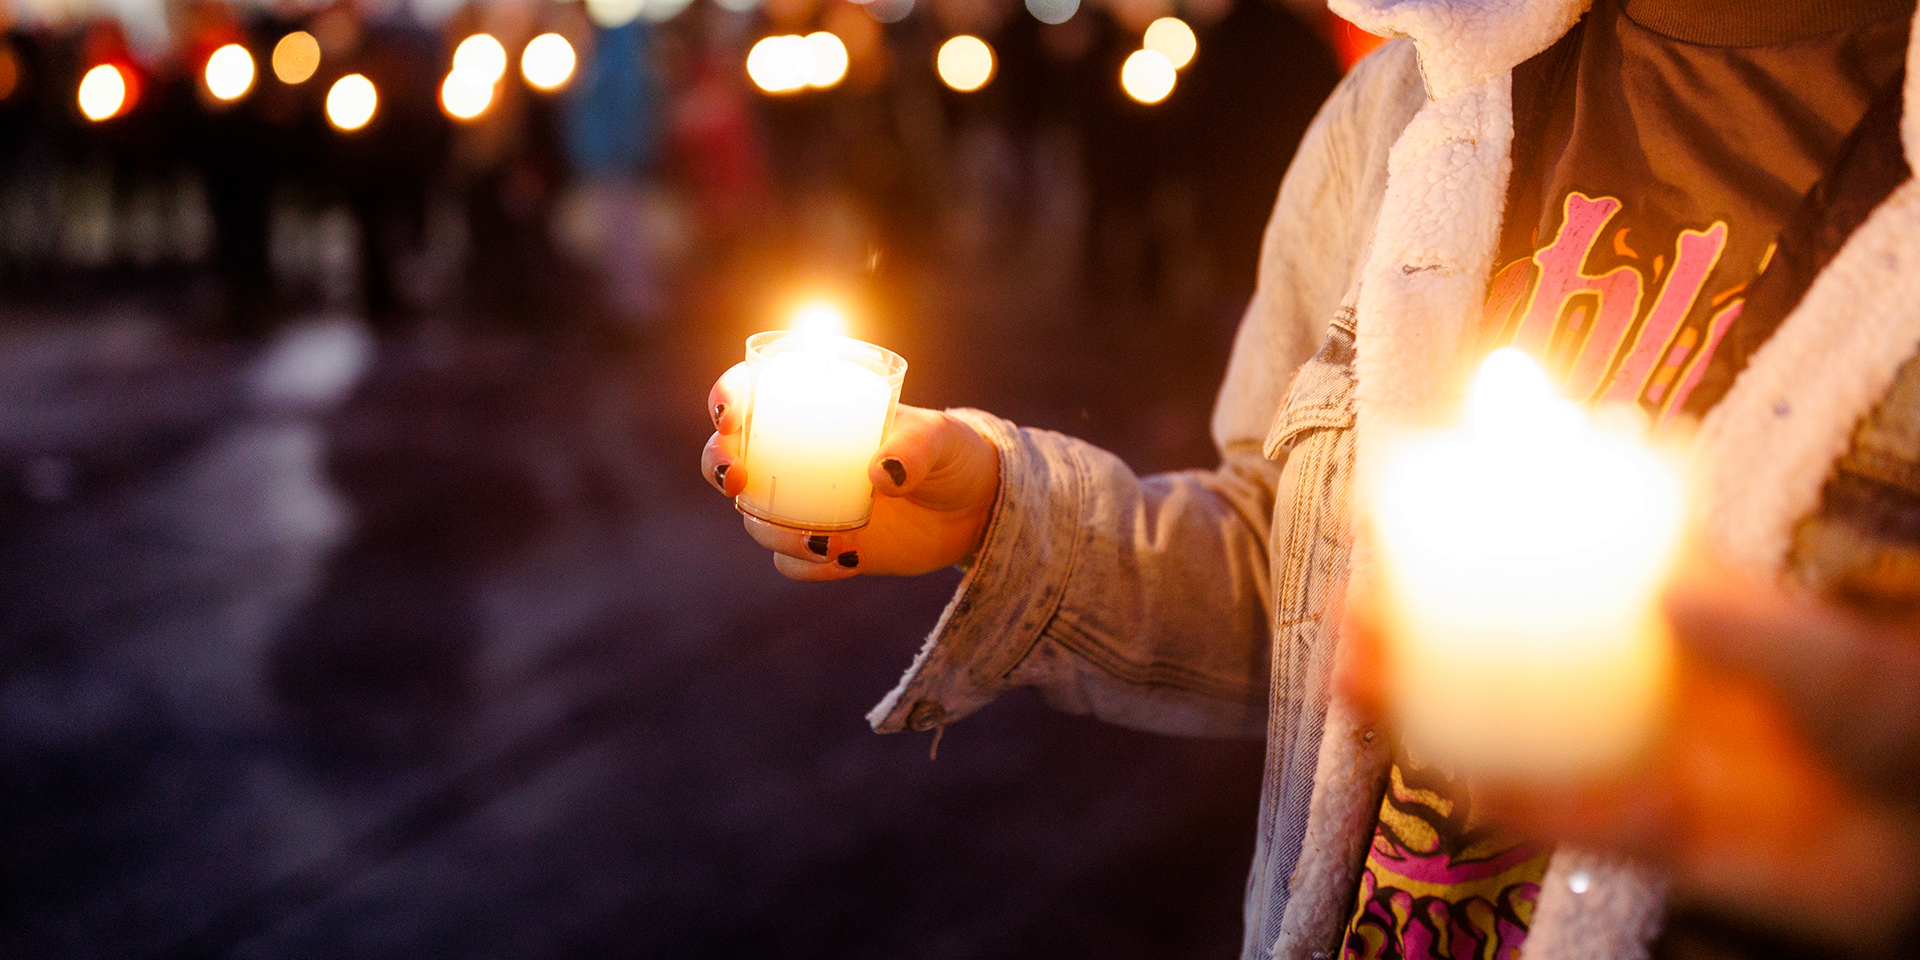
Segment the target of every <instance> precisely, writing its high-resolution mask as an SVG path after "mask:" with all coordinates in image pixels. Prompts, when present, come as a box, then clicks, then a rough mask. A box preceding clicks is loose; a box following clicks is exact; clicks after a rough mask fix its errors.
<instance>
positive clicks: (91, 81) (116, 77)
mask: <svg viewBox="0 0 1920 960" xmlns="http://www.w3.org/2000/svg"><path fill="white" fill-rule="evenodd" d="M79 100H80V112H81V113H82V114H85V115H86V118H87V119H88V120H93V121H96V122H97V121H100V120H106V119H109V118H111V117H113V116H115V115H116V114H118V113H119V112H120V109H121V108H122V107H125V106H126V105H127V78H126V77H125V76H123V75H122V74H121V73H120V69H119V68H118V67H115V66H114V65H112V64H110V63H103V64H100V65H99V66H96V67H94V68H93V69H91V70H88V71H87V74H86V76H84V77H81V78H80V94H79Z"/></svg>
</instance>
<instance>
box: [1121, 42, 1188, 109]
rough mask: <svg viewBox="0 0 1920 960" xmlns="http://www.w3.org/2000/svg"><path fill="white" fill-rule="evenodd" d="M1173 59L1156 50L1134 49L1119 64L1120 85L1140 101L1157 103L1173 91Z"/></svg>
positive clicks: (1129, 94) (1130, 95)
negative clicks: (1124, 61) (1124, 60)
mask: <svg viewBox="0 0 1920 960" xmlns="http://www.w3.org/2000/svg"><path fill="white" fill-rule="evenodd" d="M1174 79H1175V71H1174V69H1173V61H1171V60H1168V59H1167V55H1166V54H1164V53H1161V52H1160V51H1158V50H1135V51H1134V52H1133V53H1132V54H1131V55H1129V56H1128V57H1127V62H1126V63H1124V64H1121V66H1120V87H1121V89H1123V90H1125V91H1126V92H1127V96H1129V97H1132V98H1133V99H1135V100H1138V101H1139V102H1141V103H1159V102H1160V101H1162V100H1165V99H1166V98H1167V94H1170V93H1172V92H1173V82H1174Z"/></svg>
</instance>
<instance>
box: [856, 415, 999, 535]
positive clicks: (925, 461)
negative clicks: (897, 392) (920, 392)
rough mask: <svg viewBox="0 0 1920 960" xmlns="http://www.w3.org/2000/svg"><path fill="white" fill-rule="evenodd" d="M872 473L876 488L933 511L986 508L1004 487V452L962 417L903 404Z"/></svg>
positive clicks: (871, 476)
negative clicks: (1001, 457)
mask: <svg viewBox="0 0 1920 960" xmlns="http://www.w3.org/2000/svg"><path fill="white" fill-rule="evenodd" d="M867 477H868V479H869V480H871V481H872V482H873V489H874V492H875V493H878V494H880V495H882V496H888V497H906V496H911V497H912V498H913V500H914V501H915V502H916V503H919V504H921V505H922V506H925V507H927V508H929V509H932V510H940V511H954V510H969V509H986V508H990V507H991V506H992V504H993V500H994V496H995V494H996V493H997V492H998V490H999V487H1000V455H999V453H997V452H996V451H995V450H994V448H993V445H992V444H991V443H988V442H987V440H986V438H984V437H982V436H980V435H979V434H978V433H975V432H974V430H973V428H972V427H969V426H967V425H966V424H965V423H963V422H962V421H960V420H959V419H957V418H954V417H951V416H948V415H947V414H945V413H941V412H940V411H937V410H926V409H922V408H920V407H909V406H901V407H900V408H899V410H898V411H897V412H896V413H895V414H894V418H893V432H892V433H890V434H888V435H887V439H886V441H885V442H884V443H882V444H881V445H880V451H879V453H877V454H875V455H874V458H873V462H872V463H871V464H869V465H868V467H867Z"/></svg>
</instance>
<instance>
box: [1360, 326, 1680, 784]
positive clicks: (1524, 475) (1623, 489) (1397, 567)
mask: <svg viewBox="0 0 1920 960" xmlns="http://www.w3.org/2000/svg"><path fill="white" fill-rule="evenodd" d="M1474 391H1475V392H1474V396H1473V398H1472V402H1471V404H1470V412H1469V423H1468V425H1467V426H1466V428H1465V429H1462V430H1459V431H1455V432H1451V433H1444V434H1437V435H1432V436H1427V437H1424V438H1420V439H1416V440H1413V441H1410V442H1408V443H1407V444H1405V445H1404V446H1402V447H1401V448H1399V449H1398V450H1396V451H1395V452H1394V454H1393V455H1392V456H1390V457H1389V458H1388V459H1387V462H1386V464H1385V468H1384V470H1383V473H1382V476H1381V477H1380V478H1379V479H1380V486H1379V488H1378V490H1377V500H1376V507H1377V509H1376V512H1375V521H1376V532H1377V534H1378V536H1379V540H1378V543H1379V544H1380V547H1381V550H1380V558H1381V561H1382V571H1381V572H1382V573H1383V575H1384V578H1385V586H1386V588H1387V589H1386V594H1387V598H1388V618H1389V622H1388V627H1389V629H1388V636H1389V637H1390V638H1391V644H1392V661H1391V662H1392V664H1393V671H1392V675H1391V676H1390V677H1389V678H1388V684H1389V689H1390V692H1391V703H1392V709H1393V712H1394V714H1395V721H1396V723H1397V724H1398V726H1399V729H1401V730H1402V732H1403V735H1404V736H1405V737H1406V738H1407V741H1408V744H1409V746H1411V747H1413V748H1414V749H1415V750H1416V751H1418V752H1420V753H1421V754H1422V755H1423V756H1425V757H1428V758H1430V759H1432V760H1435V761H1438V762H1442V763H1448V764H1452V765H1456V766H1459V767H1462V768H1465V769H1472V770H1476V771H1481V772H1487V773H1495V774H1500V775H1508V776H1537V777H1556V776H1565V775H1577V774H1580V773H1585V772H1592V771H1595V770H1599V769H1604V768H1606V767H1608V766H1611V765H1616V764H1619V763H1622V762H1624V761H1626V760H1628V759H1629V758H1631V756H1632V755H1633V754H1634V753H1635V752H1636V751H1637V750H1639V749H1640V748H1641V747H1642V746H1644V744H1645V743H1646V741H1647V738H1648V737H1649V735H1650V734H1651V733H1652V732H1653V728H1654V725H1655V724H1656V723H1657V722H1658V720H1659V717H1660V713H1661V710H1662V707H1663V705H1664V696H1665V693H1666V689H1667V684H1668V674H1669V658H1670V654H1669V647H1668V641H1667V637H1666V635H1665V633H1664V628H1663V626H1662V621H1661V618H1660V617H1659V613H1658V598H1659V591H1660V588H1661V585H1662V584H1663V583H1664V581H1665V579H1666V576H1667V573H1668V570H1669V567H1670V565H1671V561H1672V556H1673V553H1674V550H1675V546H1676V543H1677V540H1678V537H1679V531H1680V527H1681V521H1682V509H1683V498H1682V494H1681V484H1680V481H1679V477H1678V475H1677V472H1676V471H1675V470H1674V469H1673V467H1672V466H1671V465H1670V464H1669V463H1668V462H1667V461H1666V460H1665V459H1664V458H1663V457H1662V456H1660V455H1659V454H1657V453H1655V452H1654V451H1653V450H1651V449H1649V448H1648V447H1646V446H1644V445H1642V444H1640V443H1638V442H1636V441H1635V440H1634V439H1632V438H1631V437H1629V436H1626V435H1622V434H1615V433H1608V432H1605V431H1602V430H1597V429H1595V428H1594V427H1593V426H1592V425H1591V424H1589V422H1588V421H1587V418H1586V415H1585V414H1584V413H1583V412H1582V411H1581V410H1580V409H1579V408H1578V407H1576V406H1574V405H1573V404H1571V403H1568V402H1566V401H1564V400H1561V399H1559V398H1557V397H1554V396H1553V395H1552V393H1551V390H1550V388H1549V387H1548V385H1547V382H1546V380H1545V378H1544V376H1543V375H1541V373H1540V372H1539V369H1538V368H1537V367H1535V366H1534V365H1533V363H1532V361H1531V360H1529V359H1528V358H1526V356H1525V355H1524V354H1521V353H1519V352H1518V351H1512V350H1503V351H1499V352H1498V353H1496V354H1495V355H1494V356H1493V357H1492V358H1489V361H1488V363H1487V365H1486V366H1485V367H1484V368H1483V369H1482V372H1481V375H1480V377H1479V379H1478V381H1477V382H1476V384H1475V387H1474Z"/></svg>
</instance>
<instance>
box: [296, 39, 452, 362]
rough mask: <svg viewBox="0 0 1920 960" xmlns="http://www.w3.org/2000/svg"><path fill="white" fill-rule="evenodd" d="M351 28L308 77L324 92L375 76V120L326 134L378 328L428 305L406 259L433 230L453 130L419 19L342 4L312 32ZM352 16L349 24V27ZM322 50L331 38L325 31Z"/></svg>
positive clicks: (396, 324)
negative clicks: (432, 210) (407, 276)
mask: <svg viewBox="0 0 1920 960" xmlns="http://www.w3.org/2000/svg"><path fill="white" fill-rule="evenodd" d="M324 17H331V18H333V21H334V23H335V24H342V25H343V26H338V27H331V25H329V26H330V27H331V29H333V30H336V31H338V32H340V33H342V34H345V35H346V36H345V37H343V39H342V40H341V41H339V44H340V46H341V47H342V49H341V50H340V53H339V55H337V56H335V55H329V56H328V57H327V58H325V59H323V60H322V66H321V72H320V74H319V75H317V76H315V77H314V78H313V79H312V80H310V81H308V84H309V85H311V86H312V89H313V90H314V93H315V95H317V96H319V97H325V95H326V92H327V91H328V90H329V89H330V88H331V87H332V85H333V84H334V82H336V81H337V80H339V79H340V78H341V77H343V76H346V75H347V74H349V73H359V74H362V75H364V76H366V78H367V79H368V80H370V81H372V83H373V86H374V89H375V91H376V92H377V94H378V97H379V101H378V106H377V109H376V111H375V113H374V116H373V119H372V120H371V121H370V122H368V123H367V125H366V126H365V127H362V128H361V129H359V130H355V131H351V132H341V131H333V132H334V133H335V134H336V135H335V136H332V137H329V138H328V140H329V143H328V146H329V148H330V149H329V151H328V154H329V155H328V160H329V161H330V162H329V164H328V167H327V169H328V172H329V176H330V179H331V180H332V183H333V185H335V186H337V188H338V189H339V190H340V191H341V192H342V193H344V194H345V197H346V201H347V208H348V209H349V210H350V211H351V212H352V214H353V218H354V221H355V223H356V224H357V226H358V227H359V231H360V297H361V302H362V304H363V307H364V309H365V310H366V315H367V320H368V322H369V323H370V324H372V325H373V327H374V328H375V329H377V330H382V331H388V332H392V331H398V330H401V329H404V328H406V327H407V326H409V325H410V323H411V322H412V320H413V319H414V318H415V316H416V314H417V312H418V310H419V308H420V307H421V306H422V304H420V303H418V302H417V299H416V298H415V297H414V296H412V295H411V293H410V291H409V290H408V289H407V286H406V284H405V282H404V280H403V277H402V274H403V272H404V268H403V267H402V263H403V261H404V260H405V259H406V258H407V257H409V256H410V255H412V254H414V253H416V252H417V251H418V250H419V249H420V248H421V247H422V246H424V244H425V243H426V238H427V206H428V197H429V194H430V191H431V189H432V186H433V183H434V181H435V180H436V179H437V178H438V177H440V176H441V175H443V174H444V172H445V167H446V161H447V153H448V143H449V139H450V131H449V129H448V126H449V125H448V122H447V120H446V117H445V116H444V115H442V114H441V112H440V108H439V103H438V97H439V90H440V83H439V80H440V73H439V71H438V70H437V69H436V67H437V65H438V63H439V62H440V59H441V54H440V50H439V43H438V38H437V37H435V36H434V35H433V34H432V33H430V32H428V31H426V30H424V29H421V28H418V27H413V26H403V25H401V24H399V23H397V22H393V21H388V20H376V19H371V18H368V17H366V16H365V15H364V13H363V12H362V11H361V10H360V8H359V7H358V6H357V5H356V4H354V3H351V2H349V3H341V4H337V5H336V6H334V7H333V8H331V9H329V10H328V11H327V12H326V13H325V14H322V15H321V16H320V17H316V20H315V26H314V30H315V33H316V36H321V35H322V34H323V33H326V32H328V30H327V29H323V27H322V25H321V24H320V23H319V20H320V19H321V18H324ZM348 24H350V26H345V25H348ZM321 45H322V47H323V49H324V48H325V47H327V46H328V39H327V37H325V36H321Z"/></svg>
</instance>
